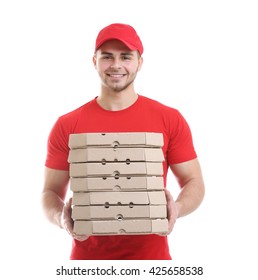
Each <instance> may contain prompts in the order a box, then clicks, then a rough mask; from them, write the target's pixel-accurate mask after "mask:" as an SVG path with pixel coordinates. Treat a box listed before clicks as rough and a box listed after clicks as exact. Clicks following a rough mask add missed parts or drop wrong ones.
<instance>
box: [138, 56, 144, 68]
mask: <svg viewBox="0 0 258 280" xmlns="http://www.w3.org/2000/svg"><path fill="white" fill-rule="evenodd" d="M142 64H143V57H142V56H141V57H140V58H139V63H138V72H139V71H140V70H141V69H142Z"/></svg>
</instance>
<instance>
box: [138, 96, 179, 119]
mask: <svg viewBox="0 0 258 280" xmlns="http://www.w3.org/2000/svg"><path fill="white" fill-rule="evenodd" d="M140 98H141V102H142V106H144V107H145V108H148V109H151V110H153V112H159V113H163V114H168V115H173V116H176V115H180V113H179V111H178V110H177V109H176V108H173V107H170V106H168V105H166V104H164V103H162V102H159V101H157V100H154V99H151V98H148V97H145V96H142V95H141V96H140Z"/></svg>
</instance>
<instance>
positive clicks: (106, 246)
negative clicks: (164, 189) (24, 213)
mask: <svg viewBox="0 0 258 280" xmlns="http://www.w3.org/2000/svg"><path fill="white" fill-rule="evenodd" d="M87 132H99V133H105V132H158V133H162V134H163V137H164V146H163V153H164V156H165V161H164V163H163V167H164V182H165V185H166V177H167V171H168V167H169V165H171V164H176V163H181V162H185V161H188V160H192V159H194V158H196V153H195V150H194V147H193V141H192V136H191V131H190V129H189V126H188V124H187V122H186V121H185V119H184V118H183V116H182V115H181V114H180V113H179V112H178V111H177V110H175V109H173V108H170V107H168V106H165V105H163V104H161V103H159V102H157V101H155V100H152V99H149V98H146V97H144V96H141V95H139V96H138V99H137V101H136V102H135V103H134V104H133V105H131V106H130V107H128V108H126V109H124V110H120V111H109V110H105V109H103V108H102V107H100V106H99V105H98V103H97V101H96V98H95V99H93V100H92V101H90V102H88V103H86V104H85V105H83V106H81V107H79V108H78V109H76V110H74V111H72V112H70V113H68V114H65V115H63V116H61V117H59V118H58V120H57V122H56V123H55V125H54V127H53V128H52V130H51V132H50V135H49V139H48V152H47V158H46V163H45V165H46V166H47V167H48V168H53V169H58V170H69V163H68V161H67V159H68V154H69V147H68V139H69V135H70V134H71V133H87ZM70 258H71V259H76V260H79V259H88V260H89V259H91V260H94V259H95V260H96V259H101V260H105V259H109V260H112V259H113V260H114V259H117V260H118V259H134V260H140V259H145V260H152V259H153V260H169V259H171V256H170V253H169V246H168V241H167V237H166V236H159V235H155V234H150V235H110V236H91V237H89V238H88V239H87V240H85V241H83V242H80V241H77V240H73V246H72V252H71V257H70Z"/></svg>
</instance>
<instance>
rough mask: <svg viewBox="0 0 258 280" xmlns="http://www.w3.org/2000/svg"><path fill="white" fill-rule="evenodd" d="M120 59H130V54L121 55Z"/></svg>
mask: <svg viewBox="0 0 258 280" xmlns="http://www.w3.org/2000/svg"><path fill="white" fill-rule="evenodd" d="M122 60H131V56H130V55H123V56H122Z"/></svg>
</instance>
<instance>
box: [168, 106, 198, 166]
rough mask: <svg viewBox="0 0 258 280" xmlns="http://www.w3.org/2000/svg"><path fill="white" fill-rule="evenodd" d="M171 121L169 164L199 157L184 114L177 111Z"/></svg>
mask: <svg viewBox="0 0 258 280" xmlns="http://www.w3.org/2000/svg"><path fill="white" fill-rule="evenodd" d="M176 112H177V114H176V115H174V116H173V117H172V118H171V120H170V130H169V133H170V135H169V143H168V149H167V159H168V164H169V165H171V164H177V163H182V162H185V161H189V160H192V159H194V158H196V157H197V154H196V152H195V149H194V145H193V139H192V133H191V130H190V127H189V125H188V123H187V122H186V120H185V119H184V117H183V116H182V114H181V113H180V112H178V111H176Z"/></svg>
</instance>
